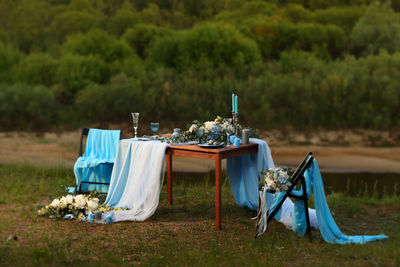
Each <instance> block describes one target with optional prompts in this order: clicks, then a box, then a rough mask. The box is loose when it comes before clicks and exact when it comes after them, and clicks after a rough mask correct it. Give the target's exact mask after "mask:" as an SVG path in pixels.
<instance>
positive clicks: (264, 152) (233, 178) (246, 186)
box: [227, 138, 274, 210]
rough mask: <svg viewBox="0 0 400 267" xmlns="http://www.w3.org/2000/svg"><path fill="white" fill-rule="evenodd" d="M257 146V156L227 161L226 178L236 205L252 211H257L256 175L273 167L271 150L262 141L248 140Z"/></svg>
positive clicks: (246, 156) (252, 155)
mask: <svg viewBox="0 0 400 267" xmlns="http://www.w3.org/2000/svg"><path fill="white" fill-rule="evenodd" d="M250 143H257V144H258V153H257V154H250V155H249V154H247V155H243V156H238V157H234V158H228V159H227V176H228V180H229V184H230V186H231V190H232V193H233V196H234V198H235V201H236V203H237V204H238V205H239V206H241V207H248V208H249V209H252V210H257V209H258V175H259V174H260V172H261V171H262V170H264V169H269V168H273V167H274V162H273V161H272V157H271V150H270V149H269V147H268V145H267V143H266V142H265V141H263V140H260V139H256V138H250Z"/></svg>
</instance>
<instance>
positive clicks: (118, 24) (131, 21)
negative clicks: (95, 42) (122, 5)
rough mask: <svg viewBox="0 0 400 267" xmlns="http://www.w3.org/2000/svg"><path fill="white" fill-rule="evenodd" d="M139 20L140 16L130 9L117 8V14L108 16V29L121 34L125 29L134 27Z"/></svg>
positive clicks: (118, 34)
mask: <svg viewBox="0 0 400 267" xmlns="http://www.w3.org/2000/svg"><path fill="white" fill-rule="evenodd" d="M139 21H140V16H139V15H138V14H137V13H135V12H132V11H130V10H125V9H122V10H118V12H117V14H115V16H113V17H112V18H110V20H109V22H108V30H109V32H110V33H112V34H115V35H117V36H120V35H122V34H123V33H124V32H125V31H126V30H127V29H129V28H132V27H134V26H135V25H136V24H137V23H139Z"/></svg>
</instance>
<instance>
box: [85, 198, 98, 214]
mask: <svg viewBox="0 0 400 267" xmlns="http://www.w3.org/2000/svg"><path fill="white" fill-rule="evenodd" d="M87 206H88V210H89V212H93V211H95V210H97V208H98V207H99V204H97V202H96V201H94V200H89V201H88V202H87Z"/></svg>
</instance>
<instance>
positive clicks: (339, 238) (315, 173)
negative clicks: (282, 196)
mask: <svg viewBox="0 0 400 267" xmlns="http://www.w3.org/2000/svg"><path fill="white" fill-rule="evenodd" d="M305 177H306V184H307V183H308V185H307V191H308V188H311V184H312V185H313V191H314V205H315V210H316V213H317V219H318V226H319V231H320V232H321V235H322V237H323V238H324V240H325V241H326V242H328V243H337V244H350V243H352V244H364V243H366V242H370V241H376V240H381V239H386V238H387V236H386V235H383V234H381V235H374V236H368V235H358V236H348V235H345V234H343V233H342V232H341V231H340V229H339V227H338V226H337V225H336V222H335V220H334V219H333V217H332V215H331V212H330V211H329V207H328V204H327V202H326V198H325V190H324V185H323V183H322V177H321V173H320V171H319V167H318V164H317V161H316V160H315V159H314V161H313V163H312V164H311V166H310V168H308V169H307V170H306V172H305ZM310 193H311V190H310V191H308V192H307V194H310ZM303 213H304V209H303ZM304 224H305V220H304ZM304 224H303V228H305V227H306V226H305V225H304ZM300 228H301V227H300ZM299 231H303V230H299ZM304 231H305V229H304Z"/></svg>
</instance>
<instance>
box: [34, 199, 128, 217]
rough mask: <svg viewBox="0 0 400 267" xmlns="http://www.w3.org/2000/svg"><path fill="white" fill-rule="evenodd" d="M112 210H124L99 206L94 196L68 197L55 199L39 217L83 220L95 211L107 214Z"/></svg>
mask: <svg viewBox="0 0 400 267" xmlns="http://www.w3.org/2000/svg"><path fill="white" fill-rule="evenodd" d="M110 210H122V209H118V208H117V209H115V208H111V207H110V206H108V205H104V204H99V199H98V198H97V197H93V196H92V195H76V196H74V195H66V196H63V197H61V198H55V199H54V200H53V201H52V202H51V203H50V204H49V205H46V206H44V207H42V208H41V209H39V210H38V213H37V214H38V216H49V217H50V218H52V219H62V218H65V216H70V218H77V219H79V220H81V219H82V218H84V216H87V215H88V214H91V213H94V212H95V211H99V212H107V211H110Z"/></svg>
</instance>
